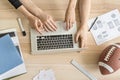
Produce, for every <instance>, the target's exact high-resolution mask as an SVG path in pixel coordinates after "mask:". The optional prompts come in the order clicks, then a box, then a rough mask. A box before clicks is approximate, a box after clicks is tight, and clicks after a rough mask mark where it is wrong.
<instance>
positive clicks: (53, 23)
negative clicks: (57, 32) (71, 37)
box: [50, 19, 57, 29]
mask: <svg viewBox="0 0 120 80" xmlns="http://www.w3.org/2000/svg"><path fill="white" fill-rule="evenodd" d="M50 22H51V23H52V25H53V26H54V28H55V29H57V26H56V24H55V22H54V21H53V19H51V20H50Z"/></svg>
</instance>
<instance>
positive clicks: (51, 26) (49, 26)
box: [38, 11, 57, 32]
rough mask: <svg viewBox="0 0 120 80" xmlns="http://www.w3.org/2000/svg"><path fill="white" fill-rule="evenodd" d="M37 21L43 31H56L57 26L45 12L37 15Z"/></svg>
mask: <svg viewBox="0 0 120 80" xmlns="http://www.w3.org/2000/svg"><path fill="white" fill-rule="evenodd" d="M38 17H39V19H40V20H41V22H42V23H43V28H44V29H45V31H47V32H48V31H56V29H57V26H56V24H55V22H54V20H53V18H52V17H51V16H50V15H48V14H46V13H45V12H43V11H41V12H40V14H39V15H38Z"/></svg>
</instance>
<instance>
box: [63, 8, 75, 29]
mask: <svg viewBox="0 0 120 80" xmlns="http://www.w3.org/2000/svg"><path fill="white" fill-rule="evenodd" d="M65 22H66V30H69V29H70V28H71V27H73V24H74V23H75V10H74V9H70V8H68V9H67V10H66V14H65Z"/></svg>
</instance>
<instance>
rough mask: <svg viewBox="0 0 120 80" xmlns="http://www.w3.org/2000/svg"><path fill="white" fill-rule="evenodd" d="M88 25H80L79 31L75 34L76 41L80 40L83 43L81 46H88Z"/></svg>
mask: <svg viewBox="0 0 120 80" xmlns="http://www.w3.org/2000/svg"><path fill="white" fill-rule="evenodd" d="M86 27H87V25H84V26H80V29H79V30H78V31H77V33H76V36H75V41H76V43H77V42H78V40H80V41H81V42H80V43H81V44H80V47H82V48H83V47H86V45H87V32H88V31H87V28H86Z"/></svg>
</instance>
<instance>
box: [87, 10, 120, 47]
mask: <svg viewBox="0 0 120 80" xmlns="http://www.w3.org/2000/svg"><path fill="white" fill-rule="evenodd" d="M94 20H95V19H91V20H89V22H88V25H89V27H90V26H91V25H92V23H93V21H94ZM90 31H91V33H92V35H93V37H94V39H95V42H96V44H97V45H100V44H103V43H104V42H107V41H109V40H112V39H114V38H116V37H118V36H120V13H119V11H118V10H117V9H115V10H112V11H110V12H108V13H106V14H103V15H101V16H98V19H97V21H96V22H95V24H94V26H93V27H92V28H91V30H90Z"/></svg>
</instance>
